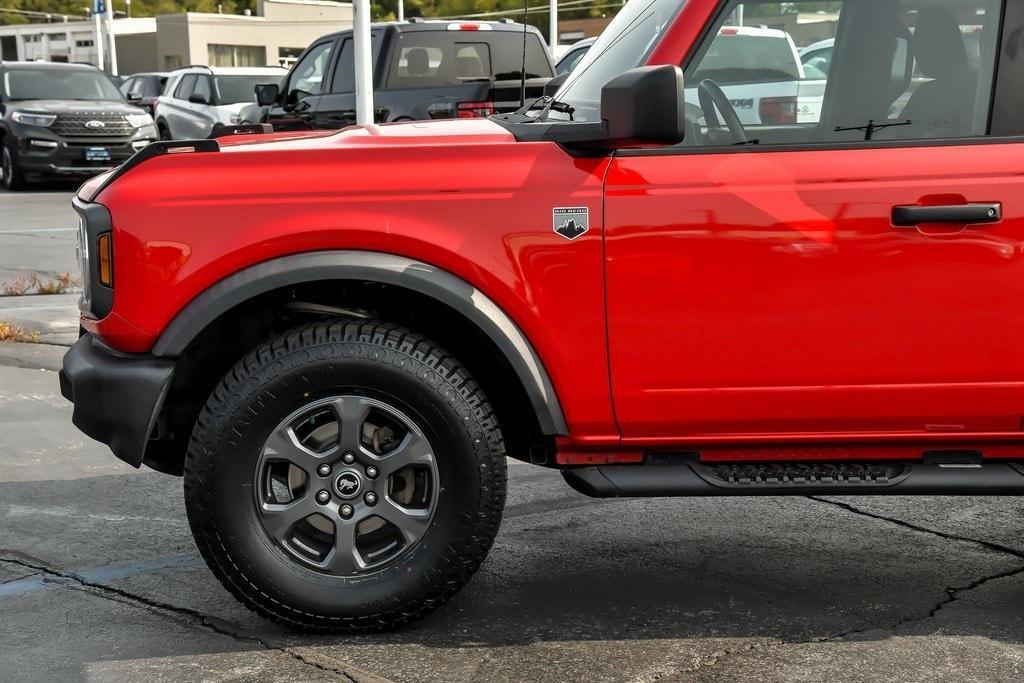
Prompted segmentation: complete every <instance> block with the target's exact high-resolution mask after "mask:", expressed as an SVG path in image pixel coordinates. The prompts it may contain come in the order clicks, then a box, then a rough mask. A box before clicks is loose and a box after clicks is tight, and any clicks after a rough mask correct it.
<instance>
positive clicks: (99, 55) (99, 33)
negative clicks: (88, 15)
mask: <svg viewBox="0 0 1024 683" xmlns="http://www.w3.org/2000/svg"><path fill="white" fill-rule="evenodd" d="M102 14H103V0H95V1H94V2H93V3H92V18H93V21H94V24H95V28H96V37H95V38H94V39H93V45H95V46H96V66H97V67H98V68H99V69H100V70H102V69H103V27H102V26H101V25H100V15H102Z"/></svg>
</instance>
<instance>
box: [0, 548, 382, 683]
mask: <svg viewBox="0 0 1024 683" xmlns="http://www.w3.org/2000/svg"><path fill="white" fill-rule="evenodd" d="M0 553H2V554H0V562H4V563H7V564H13V565H16V566H18V567H22V568H24V569H30V570H33V571H34V574H32V576H35V575H39V574H43V575H45V576H48V577H52V578H54V579H57V581H56V582H57V583H58V584H63V585H65V587H68V588H73V587H74V586H75V585H77V586H81V587H82V588H85V589H92V590H93V591H98V593H97V592H92V591H87V592H89V593H90V594H92V595H96V596H97V597H102V598H105V599H112V600H115V601H116V602H122V603H123V604H129V605H132V606H134V607H138V608H142V609H146V610H149V611H152V612H156V613H158V614H160V613H164V612H171V613H172V614H175V615H179V616H184V617H188V618H189V619H190V620H191V621H192V623H194V624H195V625H196V626H199V627H200V628H204V629H206V630H208V631H212V632H214V633H217V634H219V635H223V636H227V637H228V638H231V639H233V640H236V641H238V642H243V643H244V642H248V643H254V644H256V645H259V646H260V647H262V648H263V649H265V650H268V651H271V652H280V653H281V654H284V655H287V656H288V657H291V658H292V659H294V660H296V661H298V662H299V663H301V664H304V665H306V666H310V667H313V668H315V669H318V670H320V671H324V672H327V673H333V674H336V675H338V676H341V677H342V678H343V679H344V680H346V681H349V682H350V683H360V682H361V681H364V680H367V678H369V677H368V676H364V675H362V674H361V673H350V672H348V671H346V670H345V669H342V668H339V667H331V666H327V665H324V664H321V663H319V662H317V661H314V660H312V659H310V658H309V657H307V656H305V655H303V654H302V653H300V652H296V651H295V650H294V649H293V648H291V647H288V646H286V645H278V644H275V643H272V642H270V641H268V640H266V639H264V638H261V637H259V636H255V635H251V634H246V633H241V632H239V631H238V630H231V628H229V625H230V624H229V622H226V621H224V620H222V619H217V618H215V617H211V616H209V615H207V614H204V613H202V612H200V611H199V610H195V609H192V608H189V607H181V606H179V605H172V604H170V603H166V602H162V601H160V600H154V599H152V598H148V597H145V596H142V595H138V594H135V593H132V592H130V591H127V590H124V589H122V588H117V587H115V586H109V585H107V584H104V583H99V582H96V581H90V580H88V579H85V578H83V577H81V576H78V575H77V574H75V573H74V572H66V571H61V570H59V569H54V568H52V567H50V566H48V565H47V564H46V563H45V562H44V561H43V560H40V559H38V558H32V557H29V556H27V555H24V554H23V553H20V552H19V551H16V550H9V549H3V548H0ZM8 553H17V554H18V555H21V556H22V557H26V558H28V559H25V560H22V559H18V558H16V557H5V556H4V555H6V554H8ZM20 578H26V577H20ZM69 582H70V583H71V584H72V585H70V586H69V585H68V583H69ZM372 677H373V678H375V679H376V680H383V679H382V678H381V677H379V676H376V674H373V675H372Z"/></svg>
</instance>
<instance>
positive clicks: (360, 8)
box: [352, 0, 373, 126]
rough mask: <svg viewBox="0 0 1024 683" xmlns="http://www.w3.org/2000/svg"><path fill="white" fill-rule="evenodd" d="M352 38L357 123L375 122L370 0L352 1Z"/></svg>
mask: <svg viewBox="0 0 1024 683" xmlns="http://www.w3.org/2000/svg"><path fill="white" fill-rule="evenodd" d="M352 39H353V43H354V47H355V55H354V56H355V60H354V61H355V69H356V124H357V125H360V126H367V125H370V124H372V123H373V63H372V61H371V58H370V0H353V2H352Z"/></svg>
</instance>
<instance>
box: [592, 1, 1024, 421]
mask: <svg viewBox="0 0 1024 683" xmlns="http://www.w3.org/2000/svg"><path fill="white" fill-rule="evenodd" d="M783 4H784V5H788V4H793V5H795V6H796V7H797V8H799V6H800V4H801V3H799V2H797V3H783ZM813 5H814V10H815V11H816V12H819V13H820V14H821V16H824V17H827V18H829V19H830V20H832V19H834V22H833V27H834V28H833V30H834V32H835V35H834V47H833V50H832V55H831V60H830V62H829V65H828V67H827V68H828V71H827V72H822V71H820V70H818V71H815V72H813V73H806V72H805V71H804V69H803V65H802V64H801V63H800V62H799V51H800V48H801V47H803V46H804V45H806V44H809V43H811V42H812V41H814V42H818V41H821V40H822V35H821V32H820V31H818V32H816V33H814V34H813V35H809V32H805V33H802V34H800V33H798V30H799V28H800V26H799V24H795V23H794V27H793V28H792V31H793V32H794V33H790V32H789V31H786V30H783V29H765V28H753V29H751V28H746V27H747V26H748V25H749V24H750V23H754V24H756V25H758V26H760V25H762V24H768V23H769V22H768V21H767V20H766V19H765V18H764V17H763V16H762V15H763V14H764V12H766V11H768V10H767V9H766V8H768V7H771V4H767V5H766V4H765V3H754V4H752V5H749V4H748V5H747V6H746V7H744V6H743V5H742V4H738V5H737V4H734V5H733V6H732V8H731V9H729V10H727V11H726V12H725V13H724V14H723V15H722V16H720V17H719V19H718V22H719V25H718V26H716V27H715V30H713V31H711V32H709V34H708V36H707V38H706V39H705V42H704V43H703V44H702V45H701V46H700V47H699V48H698V50H697V51H695V53H694V54H693V55H692V57H691V58H690V64H689V65H688V66H687V68H686V69H685V73H684V78H685V81H686V84H687V89H686V91H687V101H688V110H689V111H690V118H691V121H692V123H693V128H692V130H691V135H690V139H688V140H687V141H686V142H684V143H683V144H682V145H680V146H679V147H674V148H668V149H660V150H634V151H627V152H619V153H617V154H616V158H615V160H614V162H613V164H612V166H611V169H610V171H609V174H608V176H607V186H606V202H605V221H606V239H607V245H606V267H607V302H608V303H607V305H608V325H609V339H610V361H611V369H612V383H613V393H614V402H615V411H616V414H617V416H618V419H619V422H620V427H621V430H622V433H623V436H624V437H627V438H628V437H637V436H664V437H709V438H721V437H725V436H732V437H743V438H753V439H756V438H758V437H765V436H777V435H780V434H785V435H790V436H794V435H805V436H813V437H821V436H826V437H856V436H857V435H864V434H867V433H884V434H890V435H897V434H899V435H906V434H921V433H928V432H942V433H946V432H949V433H962V432H1012V431H1018V430H1020V428H1021V416H1022V415H1024V178H1022V177H1021V175H1020V170H1021V159H1022V158H1024V145H1022V144H1021V143H1018V142H1016V141H1015V140H1014V139H1013V138H1010V137H1007V138H996V137H991V136H989V135H988V134H987V133H988V131H989V129H990V121H989V111H990V106H989V105H990V103H991V93H992V90H993V71H994V64H995V60H996V55H997V52H998V51H997V50H996V42H997V39H998V26H999V18H1000V14H1001V2H999V0H957V1H956V2H952V3H950V2H942V3H939V2H936V1H935V0H916V1H905V0H900V1H899V2H893V1H892V0H846V2H834V3H820V2H815V3H813ZM744 10H746V11H744ZM794 11H796V10H794ZM752 16H753V17H759V18H756V19H751V17H752ZM743 17H746V20H744V19H743ZM745 22H746V23H745ZM968 22H969V23H968ZM883 27H887V28H883ZM794 34H796V35H794ZM737 39H741V41H740V42H742V43H743V44H742V45H741V44H739V43H735V42H730V41H734V40H737ZM801 43H804V45H801ZM908 55H909V56H908ZM808 71H809V69H808ZM691 99H692V101H691ZM751 103H753V104H752V106H753V110H754V113H753V114H750V113H748V114H743V113H741V112H736V111H735V109H737V108H739V107H746V106H747V105H748V104H751ZM728 109H733V110H734V111H728ZM730 124H731V125H730ZM889 124H898V125H889Z"/></svg>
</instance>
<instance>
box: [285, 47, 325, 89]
mask: <svg viewBox="0 0 1024 683" xmlns="http://www.w3.org/2000/svg"><path fill="white" fill-rule="evenodd" d="M331 45H333V43H331V42H326V43H318V44H316V45H314V46H313V47H311V48H309V51H308V52H307V53H306V55H305V56H304V57H303V58H302V59H300V60H299V62H298V63H297V64H296V65H295V68H294V69H292V73H291V76H289V78H288V98H287V101H288V102H293V103H294V102H297V101H299V100H301V99H302V98H303V97H307V96H309V95H317V94H319V93H320V89H321V87H322V86H323V80H324V70H325V69H326V68H327V61H328V59H329V58H330V56H331Z"/></svg>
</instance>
